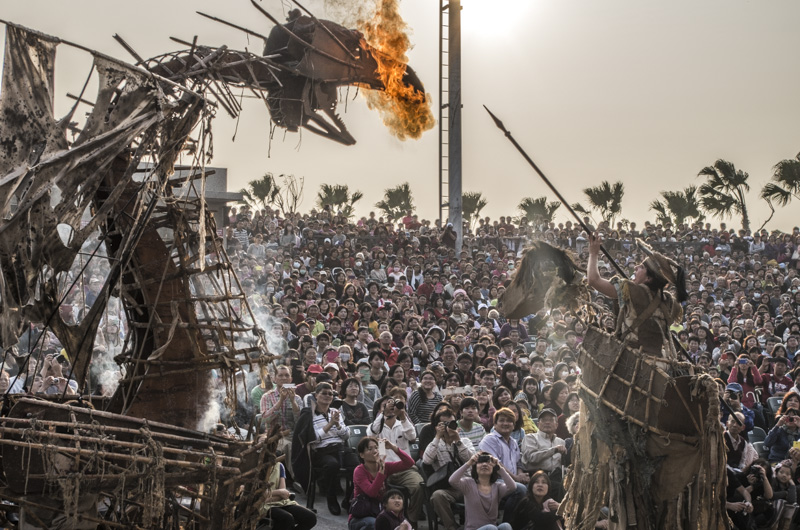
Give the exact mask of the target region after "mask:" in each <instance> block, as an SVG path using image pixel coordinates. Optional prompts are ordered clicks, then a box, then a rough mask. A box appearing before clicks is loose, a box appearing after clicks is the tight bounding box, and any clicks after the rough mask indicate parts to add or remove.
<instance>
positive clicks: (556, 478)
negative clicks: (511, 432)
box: [522, 409, 567, 499]
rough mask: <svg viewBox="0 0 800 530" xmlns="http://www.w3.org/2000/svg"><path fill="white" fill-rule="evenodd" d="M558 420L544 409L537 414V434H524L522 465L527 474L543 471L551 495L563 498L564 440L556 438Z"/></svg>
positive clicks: (551, 412) (565, 450) (553, 414)
mask: <svg viewBox="0 0 800 530" xmlns="http://www.w3.org/2000/svg"><path fill="white" fill-rule="evenodd" d="M557 427H558V419H557V416H556V413H555V411H553V410H552V409H544V410H543V411H542V413H541V414H539V432H537V433H535V434H526V435H525V439H524V440H523V441H522V465H523V466H525V470H526V471H528V472H529V473H534V472H536V471H544V472H545V473H546V474H547V475H548V477H549V478H550V480H551V483H552V486H551V492H550V493H551V495H552V496H553V497H554V498H556V499H560V498H562V497H563V492H562V487H561V483H562V480H563V479H562V476H561V457H562V456H564V455H566V453H567V447H566V445H564V440H563V439H561V438H559V437H558V436H556V428H557Z"/></svg>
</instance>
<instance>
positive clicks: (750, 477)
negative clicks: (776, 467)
mask: <svg viewBox="0 0 800 530" xmlns="http://www.w3.org/2000/svg"><path fill="white" fill-rule="evenodd" d="M738 478H739V482H741V484H742V485H743V486H744V488H745V489H746V490H747V492H748V493H750V501H749V502H751V503H752V504H751V506H750V509H749V512H750V513H751V514H752V516H753V522H754V523H755V526H756V527H757V528H761V526H762V525H764V524H766V523H767V522H768V521H769V520H770V519H771V518H772V514H773V510H774V508H773V505H772V495H773V491H772V467H771V466H770V465H769V462H767V461H766V460H764V459H763V458H758V459H756V460H755V461H754V462H753V463H752V464H750V466H749V467H747V468H745V470H744V471H742V472H741V473H739V474H738Z"/></svg>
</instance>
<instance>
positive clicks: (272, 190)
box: [240, 173, 281, 210]
mask: <svg viewBox="0 0 800 530" xmlns="http://www.w3.org/2000/svg"><path fill="white" fill-rule="evenodd" d="M280 192H281V187H280V186H278V184H277V182H275V177H274V176H273V175H272V173H264V175H263V176H262V177H261V178H260V179H258V180H251V181H250V182H249V183H248V184H247V187H246V188H243V189H242V190H241V191H240V193H241V194H242V195H244V200H245V202H246V203H247V204H249V205H250V206H251V207H252V208H254V209H256V210H265V209H267V208H268V207H269V206H270V205H272V204H275V203H276V202H277V201H278V197H279V194H280Z"/></svg>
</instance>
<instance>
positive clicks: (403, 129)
mask: <svg viewBox="0 0 800 530" xmlns="http://www.w3.org/2000/svg"><path fill="white" fill-rule="evenodd" d="M358 28H359V30H360V31H361V32H362V33H363V34H364V37H365V40H366V42H367V43H368V45H369V47H370V48H372V51H373V56H374V57H375V60H376V61H377V63H378V70H377V73H378V75H379V76H380V78H381V80H382V81H383V84H384V86H385V87H386V90H385V91H378V90H367V91H365V94H366V98H367V105H368V106H369V108H371V109H377V110H378V112H379V113H380V115H381V118H382V119H383V123H384V125H386V127H388V128H389V130H390V131H391V132H392V134H394V135H395V136H396V137H397V138H399V139H400V140H405V139H406V138H413V139H415V140H416V139H418V138H420V137H421V136H422V133H424V132H425V131H427V130H430V129H432V128H433V126H434V124H435V122H436V120H435V119H434V117H433V111H432V110H431V101H430V96H428V95H427V94H423V93H422V92H418V91H416V90H415V89H414V88H413V87H411V86H410V85H408V84H406V83H404V82H403V76H404V75H405V73H406V65H407V64H408V57H406V52H407V51H408V50H409V48H410V47H411V41H410V39H409V38H408V34H407V32H406V28H407V25H406V23H405V21H404V20H403V18H402V17H401V16H400V6H399V1H398V0H379V1H378V5H377V8H376V10H375V13H374V14H373V15H372V18H371V19H369V20H361V21H359V23H358Z"/></svg>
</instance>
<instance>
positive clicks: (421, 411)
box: [408, 390, 442, 423]
mask: <svg viewBox="0 0 800 530" xmlns="http://www.w3.org/2000/svg"><path fill="white" fill-rule="evenodd" d="M420 392H422V390H417V391H415V392H414V393H413V394H411V397H410V398H409V399H408V415H409V417H410V418H411V422H412V423H428V422H429V421H431V414H433V409H435V408H436V405H438V404H439V403H440V402H441V401H442V395H441V394H440V393H439V392H436V391H434V393H433V397H432V398H430V399H427V400H425V401H423V400H422V398H421V397H420Z"/></svg>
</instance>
